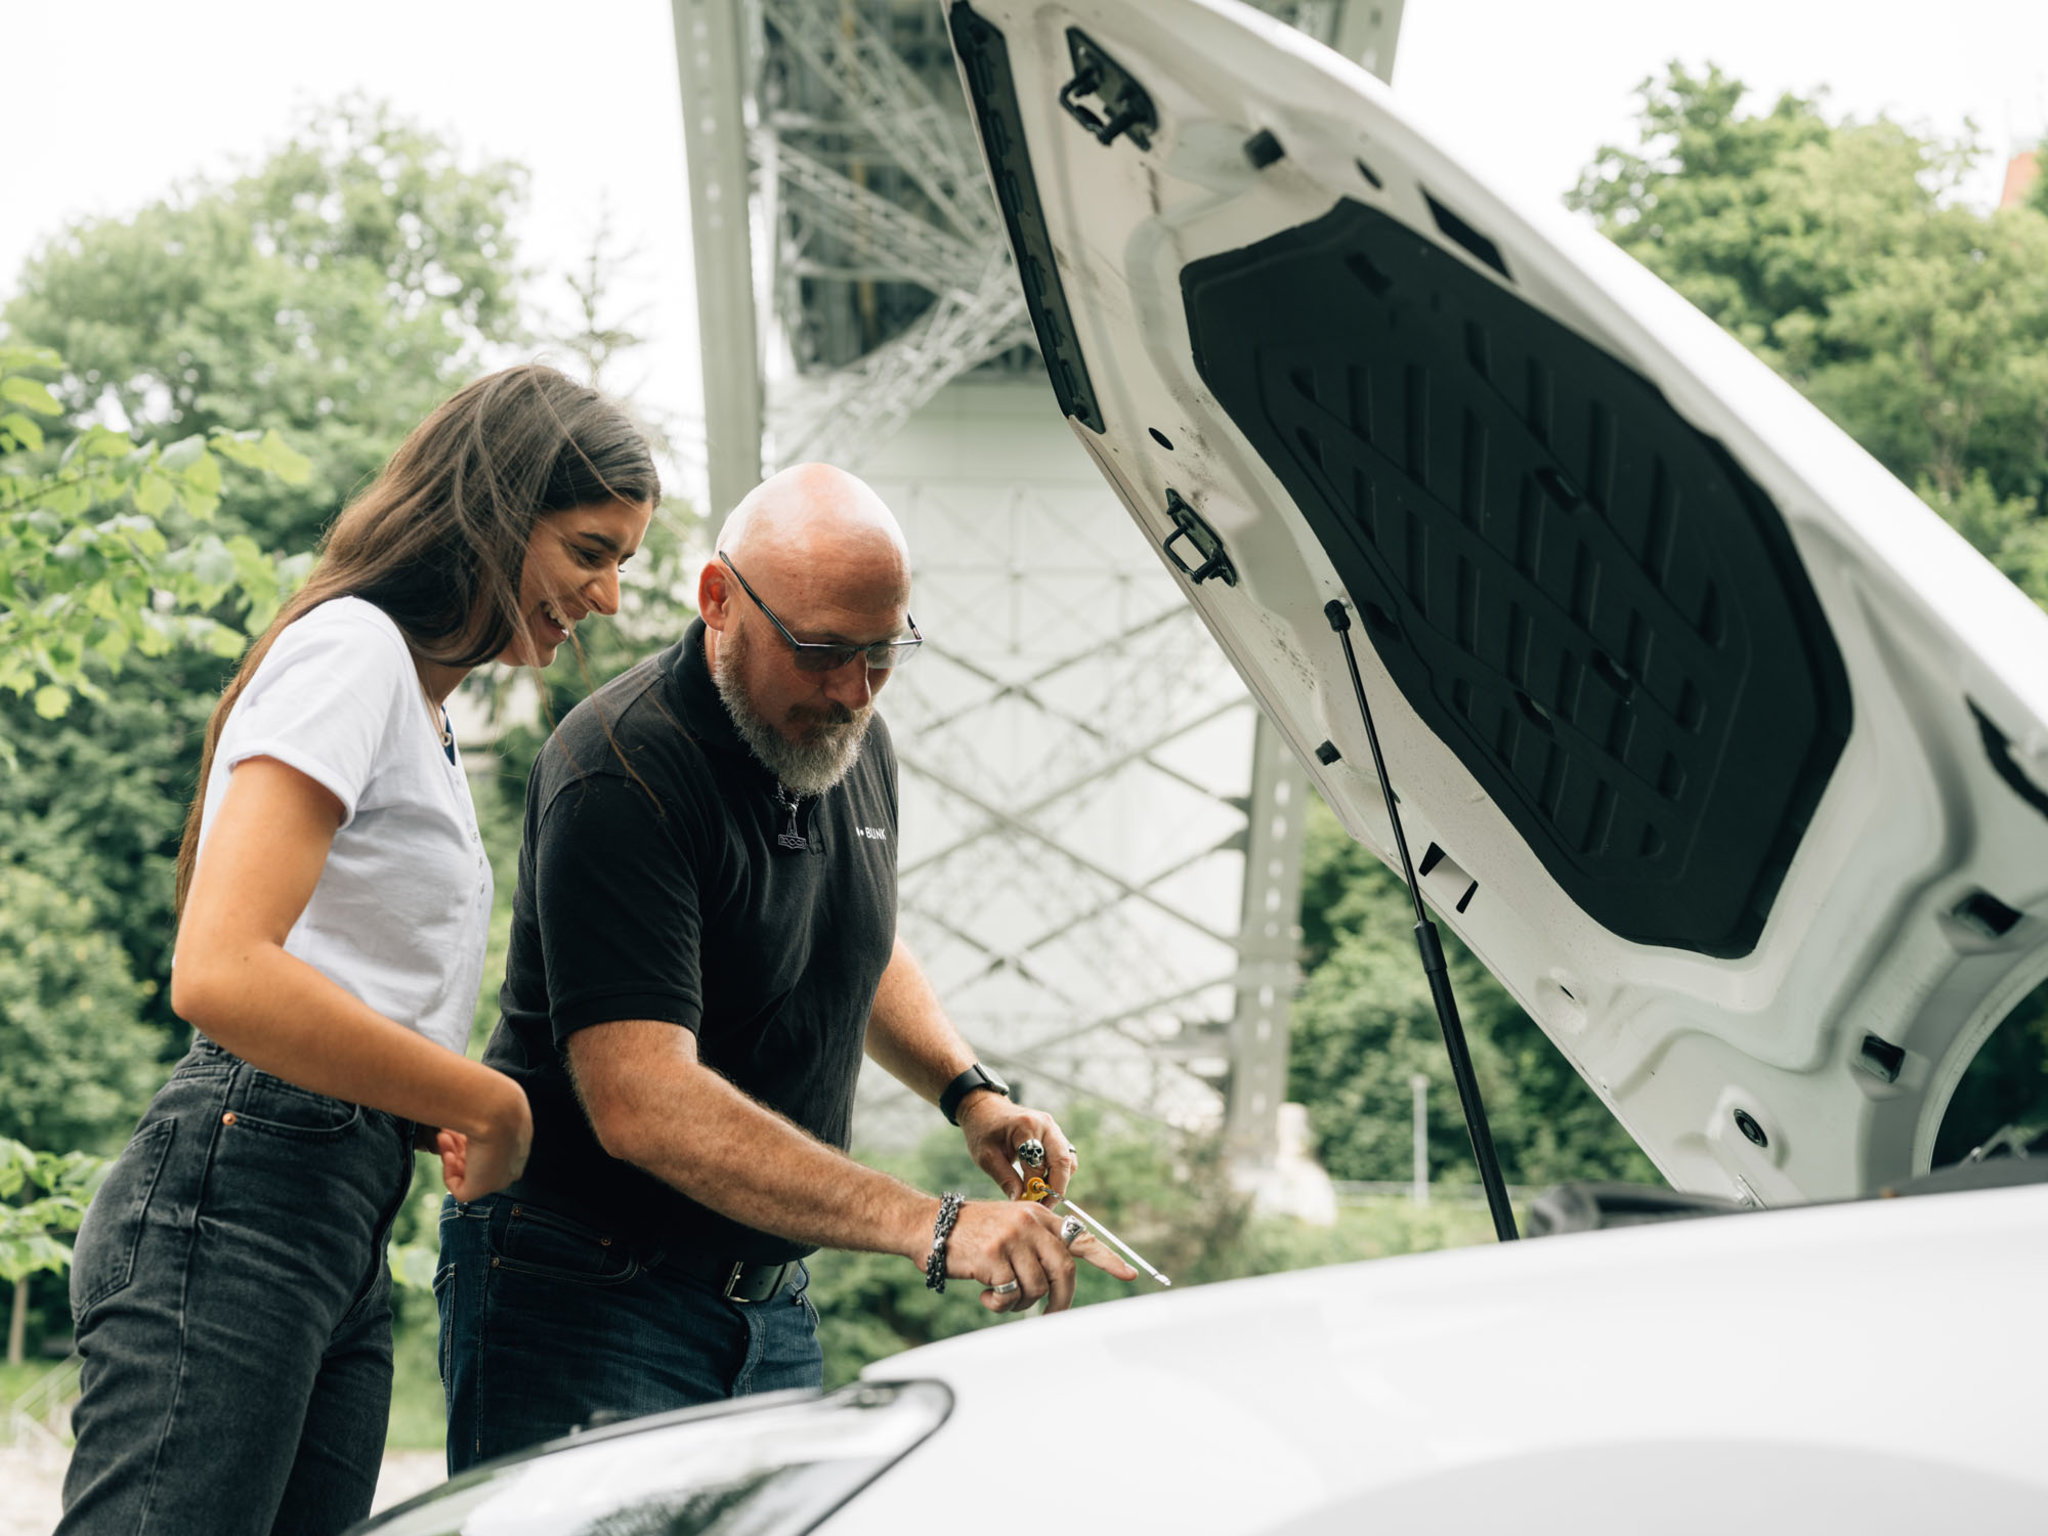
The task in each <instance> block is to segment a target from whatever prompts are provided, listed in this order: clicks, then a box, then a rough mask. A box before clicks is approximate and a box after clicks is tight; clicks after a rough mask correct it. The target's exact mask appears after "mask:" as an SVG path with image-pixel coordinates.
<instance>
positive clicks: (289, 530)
mask: <svg viewBox="0 0 2048 1536" xmlns="http://www.w3.org/2000/svg"><path fill="white" fill-rule="evenodd" d="M522 195H523V173H522V172H520V171H519V170H518V169H517V168H516V167H512V166H509V165H505V164H501V163H496V162H491V163H485V164H482V165H471V164H469V163H467V162H465V161H464V160H463V159H462V157H460V156H459V155H458V154H457V152H456V151H455V150H454V149H453V148H452V147H451V146H450V145H448V144H447V143H445V142H443V141H442V140H440V139H438V138H436V137H435V136H434V135H432V134H430V133H427V132H425V131H423V130H421V129H419V128H417V127H415V126H413V125H410V124H407V123H405V122H402V121H400V120H397V119H395V118H393V117H392V116H391V115H390V114H389V113H388V112H386V111H384V110H382V109H380V108H377V107H374V106H367V105H363V104H360V103H346V104H344V105H342V106H341V107H338V108H334V109H329V110H325V111H322V112H318V113H316V114H314V115H313V116H312V117H311V118H309V120H308V121H307V123H306V124H305V126H304V127H303V128H302V130H301V131H300V132H299V133H298V134H297V135H295V136H294V137H293V138H292V139H291V141H290V142H289V143H287V144H286V145H285V146H284V147H283V148H282V149H280V150H278V151H277V152H276V153H275V154H273V155H271V156H270V157H268V158H267V159H266V160H265V161H264V162H263V163H262V164H261V165H259V166H257V167H256V168H255V169H254V170H252V171H250V172H249V173H248V174H247V175H244V176H241V177H238V178H236V179H234V180H231V181H227V182H222V183H198V184H195V185H192V186H190V187H187V188H185V189H184V190H182V191H180V192H179V193H178V194H177V195H175V196H174V197H171V198H167V199H165V200H163V201H160V202H157V203H154V204H152V205H150V206H149V207H147V208H145V209H143V210H141V211H140V212H139V213H136V214H134V215H132V216H130V217H126V218H110V219H98V220H92V221H88V222H86V223H84V224H81V225H79V226H77V227H75V228H73V229H70V230H67V231H65V232H63V233H62V234H60V235H58V236H56V237H55V238H53V239H51V240H50V241H48V242H47V243H46V244H45V245H44V246H43V247H42V248H41V250H40V251H39V252H38V253H37V254H36V255H35V256H34V257H33V258H32V259H31V260H30V261H29V262H28V263H27V265H26V267H25V268H24V270H23V273H22V275H21V279H20V283H19V288H18V291H17V292H16V294H15V296H14V297H13V298H12V299H11V300H10V301H9V302H8V303H7V305H6V307H5V310H4V312H0V314H4V319H5V323H6V326H7V328H8V331H9V333H10V339H11V343H12V344H16V345H17V346H18V347H20V348H24V349H26V348H31V347H41V348H44V349H54V350H58V351H62V352H63V354H64V357H65V362H66V366H64V367H63V368H61V369H60V368H56V367H53V366H47V365H46V366H43V367H42V368H40V370H31V371H32V372H35V373H36V374H37V382H38V383H39V384H40V385H44V386H46V395H47V399H46V400H45V399H43V398H41V397H39V398H38V401H37V404H38V405H39V406H42V407H43V408H44V414H42V415H40V416H37V417H35V419H34V421H33V422H32V423H31V424H32V425H36V426H37V428H38V430H39V431H41V432H42V433H44V434H46V436H47V439H48V441H47V444H46V445H45V450H44V451H45V453H47V454H57V453H69V454H71V456H72V458H71V462H72V463H78V462H81V461H83V462H86V463H90V464H101V463H105V464H110V465H115V466H121V465H123V464H125V462H126V461H125V460H122V459H119V458H108V459H104V460H102V459H98V458H94V457H92V456H91V454H90V453H89V449H90V448H91V446H92V445H93V444H95V443H110V442H111V439H109V438H107V437H106V436H104V435H103V434H104V433H105V432H106V431H107V429H108V424H109V423H112V424H113V425H114V426H116V427H120V426H123V425H125V426H127V427H129V428H132V429H133V432H134V434H135V435H136V436H139V437H140V438H141V439H142V450H143V453H144V454H145V456H146V455H147V454H149V453H154V454H156V455H158V456H159V462H161V461H162V460H163V459H166V458H167V459H170V460H171V461H172V462H171V466H170V467H171V468H173V469H176V468H178V467H179V463H180V460H179V457H178V456H179V455H183V454H189V453H191V452H192V448H191V447H190V446H187V445H190V444H192V443H194V442H195V441H196V442H197V444H199V445H201V446H203V447H204V448H205V450H206V454H207V457H208V458H209V459H211V460H214V461H217V462H216V463H215V466H214V467H215V468H216V469H219V470H221V473H220V475H219V477H218V484H217V486H216V487H215V492H214V493H215V494H217V495H218V496H219V497H220V498H221V501H220V504H219V506H218V508H217V509H212V508H207V507H205V506H204V503H203V501H202V503H201V505H199V506H196V507H195V506H191V505H188V504H185V503H184V502H182V501H180V502H179V503H178V504H175V505H172V506H170V507H167V508H166V509H165V511H164V515H163V519H162V520H161V527H162V530H163V532H164V534H165V537H166V538H167V539H168V540H170V541H171V543H172V544H173V545H174V546H175V545H181V544H185V543H188V542H191V541H193V540H197V541H199V544H200V545H201V549H200V551H199V552H198V553H195V555H194V556H193V559H194V560H195V562H197V561H199V560H200V558H201V555H203V556H204V560H205V561H206V562H210V563H207V564H205V565H204V567H203V569H201V570H200V571H198V572H197V574H206V573H208V572H212V571H215V570H216V568H217V567H218V564H219V552H218V550H216V549H215V547H214V544H207V543H206V542H205V541H206V540H207V539H212V540H214V541H215V543H216V544H217V545H218V546H219V547H220V548H221V549H225V550H226V551H227V552H228V553H229V555H230V557H231V558H233V559H234V560H236V561H237V562H238V564H237V570H239V569H240V566H241V564H243V563H247V561H248V554H249V551H250V550H252V549H253V550H257V551H265V552H272V553H275V552H280V551H281V552H285V553H286V554H288V555H289V556H291V557H295V558H303V557H304V556H305V555H306V554H307V553H308V552H309V551H310V550H311V549H312V547H313V545H314V542H315V540H316V539H317V537H318V535H319V532H320V529H321V528H322V527H323V526H324V525H325V524H326V523H327V522H328V521H329V520H330V519H331V518H332V517H333V515H334V514H335V512H337V511H338V510H339V509H340V507H341V506H342V504H343V502H344V501H345V500H346V499H347V497H348V495H349V494H350V493H351V492H353V491H354V490H356V489H357V488H358V487H360V486H361V485H362V484H364V483H365V482H366V481H367V480H368V479H369V477H370V476H371V475H372V474H374V472H375V471H376V469H377V468H378V467H379V465H381V463H382V462H383V460H384V459H385V458H386V457H388V455H389V454H390V452H391V450H392V449H393V448H395V447H396V446H397V444H398V442H399V440H400V439H401V438H402V436H403V435H404V433H405V432H406V431H408V430H409V429H410V428H411V427H412V426H413V425H414V424H415V423H416V422H417V421H418V420H419V419H420V418H421V417H423V416H424V415H425V414H426V413H427V412H428V411H429V410H430V409H431V408H432V407H433V406H434V405H435V404H436V403H438V401H439V400H441V399H442V398H444V397H445V396H446V395H447V394H448V393H449V392H450V391H451V390H452V389H453V388H454V387H455V386H456V385H457V384H459V383H460V382H462V381H463V380H464V379H466V378H467V377H468V376H470V375H471V374H473V373H475V372H477V371H479V370H480V369H481V368H482V367H483V366H485V364H486V363H487V361H488V360H489V359H490V356H491V354H492V353H493V352H494V350H496V349H499V348H501V347H502V346H503V345H505V344H506V343H508V342H511V341H514V340H516V339H518V338H519V336H520V335H521V331H520V327H519V322H518V306H519V287H520V282H521V277H522V274H521V272H520V269H519V267H518V265H517V262H516V260H515V252H514V250H513V247H512V243H511V239H510V236H509V235H508V233H507V229H508V225H509V222H510V220H511V218H512V216H513V214H514V213H515V212H516V210H517V208H518V207H519V204H520V199H521V197H522ZM38 356H40V357H41V358H42V359H43V360H44V362H45V364H47V360H48V356H49V352H48V351H47V350H46V351H44V352H42V353H40V354H38ZM49 405H55V406H57V407H58V411H57V412H56V413H55V414H51V413H49V412H48V410H47V407H48V406H49ZM16 414H22V415H27V414H29V413H26V412H17V413H16ZM250 432H253V433H255V434H256V435H255V436H254V437H253V438H249V437H246V436H244V434H247V433H250ZM283 439H288V440H289V441H290V442H291V444H292V445H293V446H294V447H296V448H299V449H303V450H304V473H303V474H300V475H295V476H291V477H281V476H278V475H274V474H271V475H265V474H262V473H260V466H258V470H257V471H252V470H251V469H250V468H248V467H245V465H244V463H243V462H241V461H240V460H236V459H232V458H231V456H232V455H234V454H235V453H236V452H237V451H238V450H239V451H240V452H241V454H242V457H243V458H245V459H246V458H248V457H249V456H250V454H252V453H254V452H255V450H257V449H264V450H265V451H269V448H270V445H274V444H278V443H280V441H281V440H283ZM133 447H134V444H132V443H131V444H128V445H127V447H124V450H123V451H124V452H126V451H128V449H129V448H133ZM185 467H186V468H187V469H189V468H190V466H189V465H187V466H185ZM200 473H201V474H204V473H205V471H204V470H201V471H200ZM151 484H152V485H153V484H154V482H151ZM152 494H160V493H158V492H152ZM123 510H124V511H125V510H126V509H123ZM200 511H208V512H210V521H208V522H206V523H204V524H200V523H198V522H197V514H198V513H199V512H200ZM129 595H130V596H132V595H133V593H132V591H131V592H130V593H129ZM148 606H149V605H144V604H137V605H135V607H134V609H133V610H132V611H133V612H135V613H140V612H141V611H142V610H143V609H144V608H146V607H148ZM266 616H267V615H264V614H262V613H261V612H258V613H255V614H252V615H251V617H266ZM149 622H151V623H152V624H154V623H156V622H158V621H156V620H151V621H149ZM212 640H213V642H214V643H213V644H211V645H208V646H205V647H199V648H195V647H194V646H192V645H179V646H175V647H172V648H170V649H169V650H167V651H164V652H163V653H162V654H149V655H145V654H143V651H142V647H141V645H140V644H139V643H138V645H137V646H136V648H135V649H133V650H131V651H130V653H129V654H128V656H127V658H126V662H125V665H124V668H123V670H122V672H121V674H120V675H119V676H117V677H111V678H107V679H105V680H103V681H102V682H101V683H100V685H99V686H98V687H97V688H95V689H94V690H93V696H91V697H87V698H81V699H79V700H77V701H73V702H71V703H70V707H69V710H68V712H65V713H63V715H62V718H61V719H60V720H58V721H57V722H55V723H54V724H52V723H51V722H50V721H48V720H46V719H44V718H43V717H41V716H38V715H36V714H35V713H34V710H33V707H32V705H33V700H34V695H33V694H31V695H30V696H28V697H24V698H22V699H19V700H17V699H15V698H14V697H13V696H12V695H10V694H8V693H7V692H6V691H5V689H4V688H0V742H4V743H10V744H13V745H14V746H15V747H16V748H17V750H18V752H19V763H18V767H17V771H15V772H13V773H0V857H5V858H6V859H8V860H10V861H14V862H19V863H22V864H25V865H27V866H29V867H32V868H34V869H36V870H37V871H39V872H41V873H43V874H45V875H47V876H49V877H51V878H53V879H57V880H59V881H61V882H62V883H63V885H64V886H65V888H66V889H67V890H70V891H73V892H76V893H78V894H82V895H86V896H88V897H89V898H90V899H91V900H92V901H93V902H94V904H95V906H96V907H97V908H98V910H99V911H100V913H101V915H102V919H103V921H104V922H106V923H107V924H108V926H109V928H110V930H111V931H112V932H113V933H115V934H116V936H117V937H118V938H119V940H120V944H121V948H122V949H123V951H124V952H125V953H126V955H127V957H128V962H129V965H130V968H131V971H132V973H133V974H134V975H136V976H138V977H141V978H143V979H145V980H149V981H152V982H155V983H157V989H156V990H155V991H154V992H153V993H152V994H151V995H150V997H149V998H148V999H147V1000H146V1001H145V1003H144V1007H143V1011H144V1015H145V1017H147V1018H149V1019H150V1020H151V1021H152V1022H154V1023H156V1024H157V1025H159V1026H160V1027H161V1029H162V1030H163V1034H164V1046H165V1054H166V1055H168V1054H171V1053H172V1052H173V1051H174V1049H175V1048H176V1042H178V1041H180V1040H181V1038H182V1030H180V1029H179V1028H178V1027H177V1026H176V1024H175V1021H174V1020H173V1019H172V1018H171V1015H170V1012H169V1007H168V991H167V988H166V987H165V986H164V985H163V983H164V982H165V981H166V980H167V978H168V975H169V957H170V946H171V937H172V932H173V928H174V925H173V922H172V913H171V888H172V880H171V871H172V868H173V864H174V860H175V857H176V853H177V842H178V834H179V830H180V828H181V827H182V825H183V820H184V810H185V805H186V803H187V801H188V800H189V798H190V796H191V794H192V790H193V786H194V783H195V780H196V778H197V773H198V758H199V744H200V739H201V732H202V730H203V727H204V724H205V720H206V717H207V714H208V712H209V711H210V710H211V708H212V705H213V701H214V699H215V697H216V696H217V694H218V692H219V689H220V686H221V684H222V682H223V681H224V679H225V675H226V673H227V671H228V670H229V661H228V659H227V658H228V656H229V655H231V654H233V652H234V651H235V650H238V649H239V641H235V642H234V643H233V644H232V645H231V644H230V640H229V637H226V636H221V635H214V636H212ZM9 654H11V653H9ZM66 656H68V653H66ZM60 659H62V658H60ZM83 665H93V666H96V665H97V663H89V664H83ZM84 675H85V676H86V677H87V679H88V680H90V679H91V678H93V677H96V676H97V675H98V674H97V673H93V672H90V671H87V672H86V673H85V674H84ZM53 680H54V681H62V679H53ZM38 686H39V687H40V686H42V684H40V683H39V684H38ZM43 701H44V702H45V703H46V704H48V705H50V706H54V705H55V704H56V703H57V702H58V700H57V699H56V698H55V697H54V696H52V695H48V694H45V695H43Z"/></svg>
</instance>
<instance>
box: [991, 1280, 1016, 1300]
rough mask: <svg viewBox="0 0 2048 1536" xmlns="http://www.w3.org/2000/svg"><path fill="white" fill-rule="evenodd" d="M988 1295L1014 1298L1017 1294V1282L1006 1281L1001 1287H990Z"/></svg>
mask: <svg viewBox="0 0 2048 1536" xmlns="http://www.w3.org/2000/svg"><path fill="white" fill-rule="evenodd" d="M988 1293H989V1295H991V1296H1014V1295H1016V1294H1017V1282H1016V1281H1014V1280H1005V1281H1004V1282H1003V1283H1002V1284H1001V1285H992V1286H990V1287H989V1288H988Z"/></svg>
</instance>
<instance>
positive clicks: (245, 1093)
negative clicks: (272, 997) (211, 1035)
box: [57, 1038, 412, 1536]
mask: <svg viewBox="0 0 2048 1536" xmlns="http://www.w3.org/2000/svg"><path fill="white" fill-rule="evenodd" d="M411 1179H412V1135H411V1127H410V1126H408V1125H405V1124H403V1123H402V1122H400V1121H397V1120H394V1119H393V1118H392V1117H391V1116H390V1115H386V1114H381V1113H379V1112H377V1111H375V1110H368V1109H362V1108H359V1107H358V1106H356V1105H354V1104H344V1103H342V1102H341V1101H339V1100H337V1099H329V1098H322V1097H321V1096H320V1095H318V1094H313V1093H307V1092H305V1091H304V1090H302V1089H298V1088H294V1087H291V1086H290V1085H289V1084H286V1083H282V1082H279V1081H278V1080H277V1079H276V1078H274V1077H271V1076H269V1075H268V1074H266V1073H263V1072H259V1071H257V1070H256V1069H255V1068H254V1067H251V1066H249V1065H248V1064H247V1063H246V1062H244V1061H242V1060H240V1059H239V1058H237V1057H234V1056H231V1055H229V1054H228V1053H227V1052H226V1051H223V1050H222V1049H220V1047H218V1046H216V1045H214V1044H213V1043H212V1042H211V1041H208V1040H205V1039H203V1038H202V1039H199V1040H198V1041H196V1042H195V1043H194V1045H193V1047H192V1050H191V1052H190V1053H189V1054H187V1055H186V1057H185V1059H184V1060H183V1061H181V1062H179V1063H178V1066H177V1069H176V1071H175V1072H173V1073H172V1075H171V1080H170V1081H169V1082H168V1083H166V1084H165V1085H164V1087H163V1089H162V1091H161V1092H159V1093H158V1094H157V1096H156V1098H155V1099H154V1100H152V1101H151V1103H150V1106H149V1110H148V1112H147V1113H146V1114H144V1116H143V1117H142V1124H141V1125H140V1126H139V1127H138V1128H137V1130H136V1132H135V1135H134V1138H133V1139H132V1140H130V1142H129V1143H128V1147H127V1150H126V1151H124V1152H123V1153H122V1154H121V1156H120V1158H119V1159H118V1160H117V1161H116V1162H115V1164H114V1167H113V1170H112V1171H111V1172H110V1173H109V1174H108V1176H107V1180H106V1183H105V1184H103V1185H102V1186H101V1188H100V1192H99V1194H98V1196H97V1197H96V1198H95V1199H94V1200H93V1203H92V1206H91V1209H90V1210H88V1211H87V1213H86V1217H85V1224H84V1226H83V1227H82V1228H81V1229H80V1231H79V1234H78V1243H77V1246H76V1248H75V1249H74V1252H73V1258H72V1268H71V1308H72V1316H73V1318H74V1320H75V1322H76V1324H77V1328H78V1352H79V1354H80V1355H81V1356H83V1358H84V1376H83V1378H82V1385H83V1389H84V1395H83V1397H82V1398H81V1399H80V1401H79V1404H78V1407H77V1410H76V1411H75V1412H74V1413H73V1415H72V1420H71V1423H72V1429H73V1431H74V1433H75V1434H76V1435H77V1438H78V1446H77V1449H76V1450H75V1451H74V1452H73V1453H72V1457H71V1467H70V1470H69V1472H67V1473H66V1475H65V1478H64V1518H63V1521H62V1523H61V1524H59V1526H58V1528H57V1529H58V1531H59V1532H60V1533H62V1536H85V1533H88V1532H89V1533H93V1536H115V1533H119V1536H145V1533H147V1536H194V1533H201V1532H203V1533H206V1536H244V1533H246V1536H264V1533H268V1532H276V1533H278V1536H284V1533H287V1532H288V1533H291V1536H325V1533H328V1532H337V1531H341V1530H344V1529H346V1528H347V1527H348V1526H349V1525H351V1524H353V1523H354V1522H355V1521H357V1520H360V1519H362V1517H363V1516H364V1515H366V1514H367V1513H368V1512H369V1508H370V1497H371V1495H372V1494H373V1493H375V1491H376V1487H377V1469H378V1464H379V1463H380V1461H381V1460H382V1458H383V1454H384V1428H385V1422H386V1419H387V1418H388V1416H389V1414H390V1409H391V1308H390V1304H389V1302H390V1289H391V1277H390V1272H389V1270H388V1269H387V1268H386V1267H385V1262H384V1248H385V1240H386V1238H387V1236H388V1235H389V1232H390V1227H391V1220H392V1217H393V1216H395V1215H396V1214H397V1212H398V1208H399V1205H400V1203H401V1202H402V1201H403V1200H404V1198H405V1192H406V1188H407V1186H408V1184H409V1183H410V1181H411Z"/></svg>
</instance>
